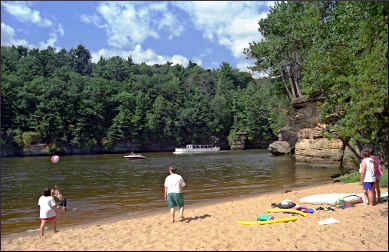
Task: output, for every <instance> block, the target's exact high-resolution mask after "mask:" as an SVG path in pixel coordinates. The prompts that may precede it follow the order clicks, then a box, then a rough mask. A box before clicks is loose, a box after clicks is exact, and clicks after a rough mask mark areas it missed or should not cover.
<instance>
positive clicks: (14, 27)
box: [1, 1, 274, 72]
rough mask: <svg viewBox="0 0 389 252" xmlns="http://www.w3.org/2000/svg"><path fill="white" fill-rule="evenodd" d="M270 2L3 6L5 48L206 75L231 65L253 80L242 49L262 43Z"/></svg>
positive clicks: (29, 3) (8, 3)
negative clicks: (176, 67)
mask: <svg viewBox="0 0 389 252" xmlns="http://www.w3.org/2000/svg"><path fill="white" fill-rule="evenodd" d="M272 6H274V2H272V1H248V2H243V1H232V2H225V1H193V2H192V1H145V2H140V1H15V2H14V1H1V45H3V46H4V45H15V46H16V45H22V46H25V47H27V48H39V49H45V48H47V46H51V47H54V48H56V50H57V51H59V50H61V49H62V48H65V49H66V50H67V51H69V50H70V49H71V48H76V47H77V46H78V45H80V44H81V45H83V46H84V47H85V48H87V49H88V50H89V52H90V53H91V55H92V62H97V61H98V60H99V58H100V56H103V57H104V58H110V57H113V56H120V57H123V58H124V59H127V57H129V56H131V57H132V59H133V60H134V62H135V63H143V62H144V63H146V64H149V65H153V64H164V63H166V62H168V61H169V62H172V63H173V64H181V65H183V66H187V65H188V63H189V61H190V60H191V61H192V62H195V63H197V64H198V65H201V66H202V67H203V68H206V69H216V68H219V67H220V65H221V64H222V62H228V63H229V64H230V65H231V66H232V67H233V68H238V69H240V70H241V71H247V72H250V70H248V69H247V66H250V65H252V64H253V62H254V61H253V60H252V59H247V57H246V56H245V55H244V54H243V49H244V48H248V46H249V43H250V42H254V41H255V42H258V41H260V40H261V39H262V36H261V34H260V33H259V31H258V28H259V26H258V22H259V20H260V19H261V18H266V16H267V13H268V12H269V10H270V8H271V7H272Z"/></svg>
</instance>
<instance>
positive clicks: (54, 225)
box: [53, 219, 57, 233]
mask: <svg viewBox="0 0 389 252" xmlns="http://www.w3.org/2000/svg"><path fill="white" fill-rule="evenodd" d="M53 230H54V233H57V220H56V219H54V220H53Z"/></svg>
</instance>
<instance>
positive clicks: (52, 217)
mask: <svg viewBox="0 0 389 252" xmlns="http://www.w3.org/2000/svg"><path fill="white" fill-rule="evenodd" d="M50 191H51V190H50V189H49V188H46V189H44V190H43V195H42V196H40V198H39V200H38V206H39V207H40V213H39V217H40V219H41V226H40V230H41V233H40V235H41V237H43V235H44V231H45V225H46V222H47V221H52V223H53V230H54V233H56V232H57V221H56V216H57V214H56V212H55V209H56V208H57V205H56V204H55V201H54V198H53V197H52V196H51V195H50Z"/></svg>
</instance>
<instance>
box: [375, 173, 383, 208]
mask: <svg viewBox="0 0 389 252" xmlns="http://www.w3.org/2000/svg"><path fill="white" fill-rule="evenodd" d="M374 187H375V192H376V194H377V201H376V202H377V203H380V202H382V201H381V189H380V179H379V178H376V181H375V183H374Z"/></svg>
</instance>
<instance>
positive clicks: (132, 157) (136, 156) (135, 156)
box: [123, 153, 146, 159]
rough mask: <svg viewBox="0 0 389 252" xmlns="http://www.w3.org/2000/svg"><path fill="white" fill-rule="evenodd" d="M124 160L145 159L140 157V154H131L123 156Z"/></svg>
mask: <svg viewBox="0 0 389 252" xmlns="http://www.w3.org/2000/svg"><path fill="white" fill-rule="evenodd" d="M123 157H124V158H129V159H145V158H146V157H145V156H143V155H140V154H135V153H131V154H128V155H126V156H123Z"/></svg>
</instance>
